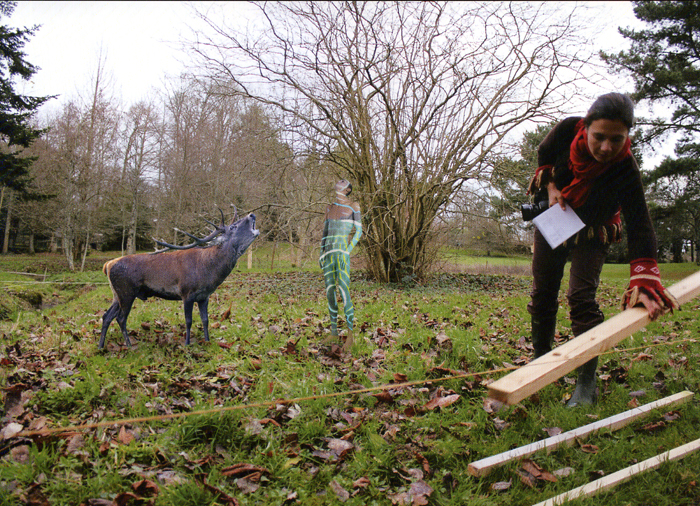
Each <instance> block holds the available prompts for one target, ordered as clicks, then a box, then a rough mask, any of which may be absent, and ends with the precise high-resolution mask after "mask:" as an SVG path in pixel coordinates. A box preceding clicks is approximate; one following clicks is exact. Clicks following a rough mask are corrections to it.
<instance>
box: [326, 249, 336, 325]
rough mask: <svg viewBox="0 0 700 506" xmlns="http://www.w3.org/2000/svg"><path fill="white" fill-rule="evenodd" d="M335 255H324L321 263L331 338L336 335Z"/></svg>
mask: <svg viewBox="0 0 700 506" xmlns="http://www.w3.org/2000/svg"><path fill="white" fill-rule="evenodd" d="M336 257H337V255H336V254H329V255H326V257H325V259H324V263H323V281H324V282H325V284H326V299H327V300H328V313H329V315H330V318H331V336H333V337H336V336H337V335H338V301H337V299H336V294H335V289H336V277H337V276H336Z"/></svg>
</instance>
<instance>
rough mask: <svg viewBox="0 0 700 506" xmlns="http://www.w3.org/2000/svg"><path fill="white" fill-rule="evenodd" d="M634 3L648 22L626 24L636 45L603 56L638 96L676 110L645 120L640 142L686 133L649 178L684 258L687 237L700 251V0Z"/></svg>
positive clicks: (656, 208)
mask: <svg viewBox="0 0 700 506" xmlns="http://www.w3.org/2000/svg"><path fill="white" fill-rule="evenodd" d="M633 4H634V13H635V16H636V17H637V18H638V19H639V20H641V21H644V22H645V23H647V25H648V26H647V27H646V28H645V29H643V30H632V29H624V28H620V30H619V31H620V33H621V34H622V35H623V36H624V37H625V38H627V39H629V40H630V41H631V42H632V44H631V47H630V49H629V50H628V51H621V52H619V53H617V54H606V53H602V54H601V56H602V57H603V59H604V60H605V61H606V62H607V63H608V64H610V65H611V66H612V67H613V69H615V70H617V71H621V72H625V73H628V74H629V75H631V77H632V79H633V80H634V84H635V91H634V94H633V96H632V98H633V99H635V100H637V101H640V100H648V101H650V102H652V103H659V104H663V105H666V106H668V110H669V111H670V112H671V116H670V118H669V117H660V118H649V119H641V120H640V121H639V124H640V125H641V126H642V127H643V128H642V131H641V135H640V136H639V140H640V141H642V142H649V141H652V140H655V139H656V140H659V139H663V138H664V135H665V134H668V133H677V134H680V137H679V140H678V141H677V143H676V147H675V151H676V155H677V158H676V159H671V158H667V159H666V160H664V161H663V162H662V163H661V164H660V165H659V167H657V168H655V169H654V170H652V171H650V172H649V173H648V174H646V177H645V179H646V182H647V183H648V184H649V186H650V187H651V190H652V194H653V196H654V197H655V199H654V200H655V204H656V205H652V206H651V207H652V214H653V215H655V216H657V217H662V216H663V217H664V219H663V220H661V221H659V222H657V223H656V228H657V230H659V229H661V232H662V233H661V234H660V239H661V240H662V241H661V242H662V243H663V242H666V243H667V244H670V245H672V246H670V247H669V249H670V250H671V252H672V256H673V258H674V260H676V261H678V260H679V259H680V252H681V249H682V244H683V243H684V242H688V241H689V242H690V243H691V244H693V245H694V249H696V250H697V246H698V243H699V242H700V219H699V218H698V217H699V216H700V184H699V182H698V178H699V176H700V160H699V158H698V157H699V155H700V142H699V141H700V139H699V138H698V134H700V51H699V50H698V48H700V1H672V2H667V1H637V2H633ZM664 223H666V224H667V223H674V224H675V225H674V226H673V227H667V226H664ZM680 224H685V226H679V225H680ZM667 234H670V235H671V237H669V236H668V235H667ZM662 245H663V244H662Z"/></svg>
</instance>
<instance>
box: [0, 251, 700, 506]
mask: <svg viewBox="0 0 700 506" xmlns="http://www.w3.org/2000/svg"><path fill="white" fill-rule="evenodd" d="M277 254H278V255H279V251H278V253H277ZM115 256H118V254H116V253H115V254H113V255H112V254H110V253H107V254H102V255H100V256H99V257H98V256H97V255H95V257H94V258H91V263H90V269H89V270H87V271H86V272H83V273H67V272H65V270H62V269H61V268H60V265H58V264H60V259H57V258H55V257H51V256H50V255H37V256H35V257H25V256H10V257H0V283H1V284H2V287H3V288H5V293H6V296H5V306H6V307H7V308H8V309H7V311H6V314H5V316H2V315H0V317H2V318H3V319H2V320H0V335H2V336H3V346H2V348H0V363H1V364H2V366H1V367H0V378H1V379H2V385H3V387H4V390H3V392H4V396H5V402H4V410H5V411H4V418H3V419H2V424H1V425H0V429H3V428H5V427H7V425H8V424H9V423H10V422H15V423H20V424H21V425H23V426H24V427H25V428H29V427H35V426H46V427H60V426H68V425H80V424H88V423H95V422H102V421H118V420H124V419H128V418H138V417H157V416H165V417H170V416H173V415H178V414H183V415H186V416H182V417H179V418H172V419H171V418H164V419H160V420H153V421H149V422H142V423H136V422H133V423H128V424H126V425H124V426H121V425H114V424H107V425H105V426H100V427H97V428H90V429H85V430H79V431H70V432H68V433H59V434H53V435H50V436H46V437H39V438H11V439H6V440H5V441H3V445H2V446H1V447H0V448H2V452H1V455H2V457H1V460H0V505H3V504H8V505H9V504H17V503H22V501H24V502H25V503H26V502H27V501H28V500H29V499H28V498H29V495H30V494H31V493H34V494H41V495H42V496H43V497H44V498H46V500H47V501H48V503H50V504H52V505H63V504H66V505H69V504H70V505H76V504H89V503H90V501H91V500H97V499H102V500H109V501H111V500H114V499H115V498H119V497H121V499H120V500H123V499H124V498H125V495H124V494H127V493H132V494H136V495H138V496H139V497H141V498H142V499H143V500H142V502H143V503H145V502H146V501H147V500H148V499H149V498H150V499H152V500H153V504H156V505H179V504H182V505H185V504H187V505H191V504H198V505H199V504H203V505H207V504H209V505H216V504H219V505H221V504H227V501H226V499H225V496H224V495H220V494H219V493H217V490H218V491H220V492H222V493H223V494H226V495H228V496H230V497H234V498H235V499H236V500H237V501H238V502H239V504H241V505H253V504H304V505H326V504H347V505H371V504H375V505H387V506H388V505H393V504H401V501H402V500H403V501H404V503H407V502H406V501H408V500H409V499H407V495H406V494H408V492H409V490H411V486H412V485H413V486H414V490H415V487H417V486H419V485H421V484H423V483H424V484H426V485H427V486H429V487H430V488H431V489H432V493H430V495H429V498H428V499H427V500H428V504H431V505H465V504H469V505H521V504H523V505H524V504H528V505H529V504H534V503H537V502H539V501H543V500H545V499H548V498H550V497H552V496H554V495H557V494H559V493H562V492H565V491H567V490H570V489H572V488H574V487H577V486H580V485H583V484H585V483H588V482H589V481H590V480H591V479H594V478H596V477H600V476H601V475H607V474H611V473H613V472H615V471H617V470H619V469H622V468H624V467H627V466H629V465H630V464H632V463H633V462H640V461H642V460H645V459H647V458H649V457H652V456H655V455H657V454H658V453H660V452H662V451H665V450H668V449H671V448H674V447H677V446H680V445H682V444H684V443H687V442H689V441H692V440H695V439H697V438H699V437H700V429H698V427H700V409H699V408H700V402H699V401H698V399H693V400H692V401H691V402H689V403H687V404H685V405H683V406H680V407H677V408H674V410H673V413H670V414H669V413H668V411H670V410H663V411H659V412H657V413H654V414H652V415H650V416H648V417H647V418H645V419H643V420H640V421H638V422H635V423H633V424H632V425H631V426H629V427H626V428H623V429H620V430H618V431H615V432H610V431H602V432H601V433H599V434H597V435H594V436H591V437H590V438H588V439H587V440H585V441H581V443H580V444H576V445H574V446H573V447H570V448H569V447H567V448H560V449H557V450H555V451H553V452H551V453H549V454H547V453H545V452H541V453H537V454H535V455H533V456H532V457H531V458H532V460H534V461H535V462H536V463H537V464H538V465H539V466H541V467H542V468H543V469H545V470H547V471H549V472H554V471H556V470H558V469H563V468H567V467H570V468H572V469H573V472H572V473H571V474H570V475H569V476H566V477H562V478H559V479H558V481H557V482H556V483H550V482H546V481H538V482H537V483H536V484H535V486H534V487H530V486H528V485H526V484H525V483H524V482H523V481H521V479H520V476H519V474H518V470H519V468H520V465H519V464H518V463H516V462H513V463H510V464H507V465H505V466H503V467H501V468H499V469H496V470H494V471H493V472H492V473H491V474H490V475H488V476H486V477H483V478H475V477H472V476H471V475H470V474H469V473H468V472H467V466H468V465H469V463H470V462H472V461H474V460H477V459H480V458H483V457H487V456H490V455H494V454H496V453H499V452H503V451H507V450H509V449H511V448H515V447H518V446H522V445H525V444H529V443H531V442H533V441H537V440H539V439H542V438H544V437H547V434H546V432H545V431H544V429H547V428H553V427H558V428H560V429H561V430H564V431H566V430H571V429H574V428H576V427H580V426H582V425H585V424H588V423H590V422H591V421H592V420H593V419H602V418H605V417H608V416H612V415H615V414H618V413H620V412H623V411H625V410H628V409H630V406H631V404H630V403H631V402H633V399H634V398H633V397H632V396H631V395H630V393H632V392H637V393H639V395H641V396H640V397H639V398H638V402H639V403H640V404H644V403H647V402H651V401H653V400H656V399H660V398H662V397H665V396H667V395H671V394H673V393H677V392H679V391H682V390H685V389H689V390H691V391H693V392H697V391H698V390H699V389H700V371H699V369H698V367H697V364H698V358H699V356H700V344H699V343H697V342H690V340H691V339H697V337H698V333H699V331H700V323H698V321H699V320H700V318H699V317H700V301H699V300H697V299H696V300H694V301H692V302H690V303H688V304H686V305H685V306H684V307H683V309H682V310H681V311H678V312H676V313H675V314H674V315H667V316H666V317H664V318H663V319H661V320H660V321H658V322H654V323H651V324H649V325H648V326H647V327H646V328H644V329H642V330H641V331H640V332H638V333H636V334H635V335H633V336H631V337H630V338H628V339H626V340H624V341H623V342H622V343H621V344H620V345H619V346H618V347H617V348H616V349H615V350H612V351H611V352H608V353H606V354H604V355H603V356H602V357H601V364H600V367H599V371H598V374H599V377H600V378H599V381H598V385H599V388H600V397H601V398H600V402H599V403H598V404H597V405H595V406H593V407H590V408H584V409H573V410H572V409H567V408H566V407H565V406H564V404H565V401H566V399H567V397H568V395H570V394H571V392H572V391H573V388H574V385H573V381H572V380H573V378H574V376H573V375H569V376H568V377H567V378H562V379H560V380H558V381H557V382H555V383H553V384H551V385H549V386H547V387H545V388H543V389H542V390H541V391H540V392H538V393H537V394H536V395H534V396H532V397H530V398H528V399H526V400H524V401H522V402H521V403H520V404H518V405H516V406H510V407H506V408H505V409H503V410H502V411H499V412H495V413H494V412H489V411H487V410H485V409H484V399H485V397H486V393H487V388H486V385H487V383H488V382H489V381H491V380H493V379H497V378H498V377H500V376H501V375H502V373H498V374H492V373H490V371H491V370H493V369H497V368H501V367H504V366H508V365H510V364H519V363H522V362H523V361H524V360H526V359H527V358H528V357H531V352H529V351H527V349H523V348H522V341H523V340H525V339H528V338H529V317H528V316H527V312H526V311H525V305H526V303H527V300H528V293H529V288H530V278H529V276H528V275H527V269H528V267H529V263H528V261H527V259H526V258H510V259H508V258H501V259H493V258H481V259H480V258H474V257H471V258H469V257H466V256H461V257H460V258H459V259H458V260H459V261H455V262H452V263H454V264H457V263H459V264H460V268H459V269H457V268H455V267H454V266H452V267H451V268H449V269H447V268H446V269H443V270H442V271H441V272H440V273H438V274H436V275H435V276H433V277H432V278H431V279H430V280H429V281H428V282H426V283H425V284H422V285H415V286H410V287H409V286H403V285H379V284H376V283H373V282H371V281H368V280H367V279H366V277H365V276H364V275H363V273H362V272H354V273H353V280H352V285H351V290H352V296H353V301H354V303H355V306H356V323H355V329H356V330H355V344H354V345H353V347H352V358H350V357H341V356H338V355H335V354H333V353H332V350H331V349H330V348H329V347H327V346H322V345H321V344H320V342H321V340H322V339H324V338H325V337H327V336H328V325H329V321H328V317H327V308H326V301H325V295H324V290H323V280H322V276H321V273H320V271H319V270H318V269H316V268H312V267H311V266H307V267H306V268H304V269H298V268H293V267H292V266H291V263H290V261H289V258H288V257H285V255H280V256H278V257H277V258H278V260H279V262H280V263H279V269H277V268H276V269H275V270H274V271H273V270H271V269H270V268H269V265H268V266H265V265H264V263H265V262H261V265H257V266H254V269H252V271H250V272H249V271H248V270H247V268H246V267H245V261H244V259H242V263H241V264H239V266H238V267H237V268H236V270H235V271H234V272H233V273H232V274H231V275H230V276H229V278H228V280H227V281H226V282H225V283H224V284H223V285H222V286H221V287H220V288H219V289H218V290H217V291H216V292H215V294H214V295H213V296H212V300H211V302H210V324H211V327H212V328H211V329H210V331H211V336H212V341H211V342H210V343H205V342H203V341H202V332H201V326H200V324H199V318H198V315H196V314H195V317H194V325H193V344H192V345H190V346H189V347H185V346H184V345H183V341H184V316H183V311H182V306H181V304H180V303H178V302H169V301H162V300H156V299H150V300H148V301H146V302H142V301H136V303H135V304H134V309H133V310H132V313H131V315H130V317H129V321H128V327H129V329H130V331H131V335H132V342H134V343H136V346H134V347H133V348H131V349H127V348H124V347H123V346H122V337H121V334H120V332H119V331H118V328H117V325H116V323H115V324H113V325H112V327H111V328H110V330H109V334H108V336H107V346H106V350H105V351H103V352H100V351H98V350H97V340H98V339H99V333H100V328H101V316H102V313H103V312H104V311H105V310H106V309H107V307H109V305H110V304H111V300H112V295H111V293H110V290H109V287H108V286H107V285H106V284H105V283H104V281H105V280H104V276H103V274H102V272H101V271H100V268H101V263H102V262H103V261H104V260H106V259H108V258H113V257H115ZM285 258H287V259H286V260H285ZM452 258H453V259H454V258H456V256H455V255H453V257H452ZM268 260H269V258H268ZM284 262H287V263H286V264H285V263H284ZM57 265H58V266H57ZM660 267H661V271H662V277H663V279H664V280H665V284H666V286H670V285H671V284H673V282H675V280H678V279H682V278H683V277H685V276H687V275H689V274H690V273H692V272H694V271H696V270H697V266H694V265H690V264H679V265H671V264H662V265H661V266H660ZM458 270H462V271H464V272H461V273H460V272H457V271H458ZM516 271H519V272H520V273H518V272H516ZM8 272H35V273H39V274H40V275H41V280H42V283H39V284H37V283H35V282H36V281H38V280H37V279H36V277H31V276H27V275H21V274H8ZM44 273H46V280H45V282H43V281H44ZM628 276H629V266H627V265H606V266H605V268H604V269H603V275H602V279H601V287H600V290H599V295H600V297H599V299H600V302H601V305H602V308H603V310H604V312H605V314H606V315H607V316H612V315H614V314H616V313H617V312H619V308H618V304H619V297H620V295H621V293H622V291H623V290H624V288H625V286H626V282H627V279H628ZM566 282H567V279H566V278H565V280H564V283H563V286H566ZM24 291H35V292H38V293H40V294H41V295H42V300H43V301H44V302H45V303H47V304H45V305H46V307H44V308H43V309H36V308H35V307H34V306H32V305H31V304H29V303H28V302H27V301H26V300H24V299H22V298H21V297H20V295H21V294H22V293H23V292H24ZM8 294H9V295H8ZM18 294H19V295H18ZM8 301H10V302H13V301H14V302H13V303H14V304H15V305H14V306H13V305H12V304H11V303H10V302H8ZM561 305H562V308H561V311H560V313H559V315H558V318H559V320H558V325H557V330H558V331H559V334H560V335H561V336H562V338H563V339H565V338H566V337H567V336H568V335H569V333H570V332H569V326H568V320H567V315H566V312H567V311H566V299H565V297H563V290H562V298H561ZM229 308H230V315H229V316H228V318H224V314H225V313H227V311H228V309H229ZM195 313H196V311H195ZM341 328H344V325H341ZM445 336H446V337H447V338H448V339H447V341H445V340H444V338H445ZM455 372H471V373H478V376H476V377H468V378H466V379H465V378H460V379H455V378H452V377H451V375H452V374H454V373H455ZM428 379H430V380H434V381H433V382H428V381H427V380H428ZM405 380H407V381H411V382H415V383H414V384H411V385H409V386H401V387H392V388H390V389H389V390H387V392H388V394H389V395H384V396H379V395H378V394H379V390H377V391H372V392H368V393H351V392H352V391H354V390H358V389H360V388H373V387H381V386H387V385H393V384H396V383H397V382H402V381H405ZM424 380H426V381H424ZM642 391H643V393H641V392H642ZM455 394H456V395H458V396H459V397H458V400H457V401H456V402H454V403H452V404H450V405H447V406H444V407H442V408H436V409H426V408H425V407H426V405H427V404H428V402H430V401H431V399H433V398H434V397H436V396H447V395H455ZM281 400H286V401H292V402H290V403H289V404H283V403H280V402H279V401H281ZM199 411H202V412H203V413H202V414H191V413H195V412H199ZM649 424H654V425H649ZM581 444H588V445H595V447H596V448H597V452H595V453H588V452H586V451H584V450H585V449H586V447H582V446H581ZM343 445H347V446H345V447H344V446H343ZM338 448H345V449H344V450H342V451H341V450H338ZM699 453H700V452H699ZM236 464H247V465H248V466H250V467H251V468H254V469H257V470H258V471H259V473H258V474H257V475H256V476H255V477H254V478H255V479H253V480H248V481H246V480H242V479H241V478H242V476H241V475H233V476H228V475H227V473H228V472H229V470H230V469H231V467H232V466H234V465H236ZM253 466H254V467H253ZM698 469H700V455H698V454H693V455H691V456H689V457H687V458H685V459H683V460H681V461H678V462H674V463H668V464H665V465H663V466H662V467H661V468H660V469H659V470H658V471H657V472H650V473H646V474H644V475H640V476H637V477H635V478H633V479H632V480H630V482H628V483H626V484H622V485H619V486H617V487H615V488H614V489H612V490H611V491H610V492H607V493H604V494H601V495H599V496H598V497H597V498H595V499H591V500H588V501H578V502H573V503H572V504H606V505H620V506H623V505H647V504H653V505H671V504H673V505H697V504H698V503H699V502H700V471H698ZM142 480H150V482H152V483H154V484H155V485H156V486H157V493H156V492H153V491H151V492H146V491H144V490H142V489H139V490H138V491H135V489H134V488H133V486H134V485H135V484H138V483H139V482H141V481H142ZM509 481H510V486H509V487H508V488H507V490H505V491H502V492H498V491H496V490H494V489H492V485H494V484H495V483H498V482H509ZM204 483H206V485H204ZM149 494H150V495H149ZM402 494H403V495H402ZM421 497H422V496H421ZM421 497H419V498H417V499H415V500H416V501H417V502H415V504H418V503H420V502H421V501H422V499H421ZM34 498H35V499H37V496H34ZM37 500H38V499H37ZM137 503H138V502H137ZM408 503H410V502H408Z"/></svg>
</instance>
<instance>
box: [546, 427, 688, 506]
mask: <svg viewBox="0 0 700 506" xmlns="http://www.w3.org/2000/svg"><path fill="white" fill-rule="evenodd" d="M698 449H700V439H696V440H695V441H692V442H690V443H687V444H684V445H683V446H679V447H678V448H674V449H673V450H669V451H667V452H664V453H662V454H660V455H657V456H656V457H652V458H650V459H647V460H645V461H643V462H640V463H638V464H634V465H633V466H629V467H626V468H625V469H621V470H620V471H617V472H615V473H613V474H610V475H608V476H605V477H603V478H600V479H598V480H595V481H592V482H591V483H588V484H586V485H583V486H581V487H578V488H575V489H573V490H569V491H568V492H564V493H563V494H559V495H558V496H555V497H552V498H551V499H547V500H546V501H543V502H540V503H537V504H535V505H534V506H555V505H557V504H564V503H565V502H567V501H571V500H573V499H577V498H580V497H589V496H592V495H595V494H597V493H598V492H603V491H604V490H607V489H609V488H612V487H614V486H615V485H618V484H620V483H623V482H625V481H628V480H630V479H631V478H632V477H633V476H635V475H637V474H640V473H644V472H646V471H649V470H651V469H655V468H657V467H659V466H660V465H661V464H663V463H665V462H669V461H672V460H678V459H682V458H683V457H686V456H688V455H690V454H691V453H693V452H694V451H697V450H698Z"/></svg>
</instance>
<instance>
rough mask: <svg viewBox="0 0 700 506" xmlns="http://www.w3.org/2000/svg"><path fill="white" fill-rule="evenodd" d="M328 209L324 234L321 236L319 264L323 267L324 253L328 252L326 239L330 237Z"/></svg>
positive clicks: (324, 222) (324, 223)
mask: <svg viewBox="0 0 700 506" xmlns="http://www.w3.org/2000/svg"><path fill="white" fill-rule="evenodd" d="M328 226H329V225H328V209H326V216H325V220H324V221H323V236H321V252H320V253H319V255H318V265H320V266H321V267H323V255H324V254H325V253H326V241H327V238H328Z"/></svg>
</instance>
